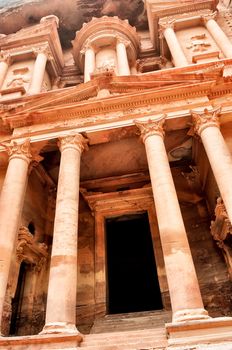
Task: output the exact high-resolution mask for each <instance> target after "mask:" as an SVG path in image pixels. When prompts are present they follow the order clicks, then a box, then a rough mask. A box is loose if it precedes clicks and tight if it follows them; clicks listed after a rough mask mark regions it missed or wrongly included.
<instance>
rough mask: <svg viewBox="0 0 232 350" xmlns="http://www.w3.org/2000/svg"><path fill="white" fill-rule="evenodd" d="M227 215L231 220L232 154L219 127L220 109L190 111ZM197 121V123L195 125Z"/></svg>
mask: <svg viewBox="0 0 232 350" xmlns="http://www.w3.org/2000/svg"><path fill="white" fill-rule="evenodd" d="M192 113H193V118H194V119H195V123H196V124H195V125H196V131H197V132H198V134H199V135H200V137H201V140H202V143H203V145H204V148H205V151H206V154H207V156H208V159H209V162H210V165H211V168H212V171H213V174H214V176H215V179H216V182H217V184H218V188H219V191H220V194H221V197H222V199H223V201H224V204H225V207H226V210H227V214H228V217H229V219H230V222H232V186H231V184H232V156H231V153H230V151H229V149H228V147H227V145H226V142H225V140H224V138H223V136H222V134H221V131H220V129H219V120H218V119H217V118H218V115H219V113H220V110H213V111H208V110H205V111H204V113H205V114H204V113H200V114H198V113H197V112H192ZM197 123H198V125H197Z"/></svg>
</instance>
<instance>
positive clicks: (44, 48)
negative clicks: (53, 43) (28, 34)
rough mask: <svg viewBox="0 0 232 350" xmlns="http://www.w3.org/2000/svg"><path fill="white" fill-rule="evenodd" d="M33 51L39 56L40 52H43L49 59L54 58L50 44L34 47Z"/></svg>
mask: <svg viewBox="0 0 232 350" xmlns="http://www.w3.org/2000/svg"><path fill="white" fill-rule="evenodd" d="M33 52H34V54H35V55H36V56H37V55H38V54H39V53H43V54H44V55H45V56H46V57H47V59H48V60H52V59H53V56H52V53H51V50H50V48H49V46H48V45H44V46H39V47H34V48H33Z"/></svg>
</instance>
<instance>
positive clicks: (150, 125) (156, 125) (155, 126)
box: [134, 115, 166, 142]
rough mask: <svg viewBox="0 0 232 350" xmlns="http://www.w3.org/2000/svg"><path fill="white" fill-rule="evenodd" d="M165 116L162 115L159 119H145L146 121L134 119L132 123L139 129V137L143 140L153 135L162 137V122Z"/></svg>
mask: <svg viewBox="0 0 232 350" xmlns="http://www.w3.org/2000/svg"><path fill="white" fill-rule="evenodd" d="M165 117H166V115H163V116H162V117H161V118H160V119H157V120H151V119H149V120H147V121H145V122H144V121H138V120H135V121H134V123H135V125H136V126H137V128H138V129H139V130H140V134H141V139H142V140H143V142H145V140H146V138H147V137H149V136H153V135H158V136H161V137H162V138H164V124H165Z"/></svg>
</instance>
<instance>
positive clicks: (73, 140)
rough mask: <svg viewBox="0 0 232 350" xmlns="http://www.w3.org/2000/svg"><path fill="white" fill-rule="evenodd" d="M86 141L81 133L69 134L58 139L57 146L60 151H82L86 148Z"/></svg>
mask: <svg viewBox="0 0 232 350" xmlns="http://www.w3.org/2000/svg"><path fill="white" fill-rule="evenodd" d="M87 143H88V140H87V139H85V138H84V137H83V136H82V135H81V134H76V135H69V136H66V137H62V138H60V139H59V148H60V151H61V153H62V152H63V151H65V150H66V149H75V150H76V151H78V152H80V153H82V152H83V151H84V150H86V149H88V146H87Z"/></svg>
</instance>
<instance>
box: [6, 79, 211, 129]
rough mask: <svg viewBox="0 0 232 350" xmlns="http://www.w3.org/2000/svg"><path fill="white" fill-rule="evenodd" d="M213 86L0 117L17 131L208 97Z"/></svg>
mask: <svg viewBox="0 0 232 350" xmlns="http://www.w3.org/2000/svg"><path fill="white" fill-rule="evenodd" d="M212 84H213V82H212V81H210V82H203V83H195V84H182V85H180V86H175V87H169V88H167V87H166V88H163V89H162V88H161V89H150V90H148V91H145V92H142V91H140V92H137V93H131V94H124V95H117V96H113V97H111V98H105V99H99V100H88V101H84V102H79V103H73V104H69V105H57V106H53V107H50V108H45V109H42V110H41V109H40V110H37V111H31V112H26V113H18V114H13V115H7V114H5V116H2V119H3V121H4V124H5V125H9V126H10V127H11V128H19V127H22V126H26V125H27V126H28V125H33V124H43V123H48V122H54V121H59V120H69V119H75V118H80V119H81V118H86V117H89V116H97V115H101V114H105V113H111V112H117V111H118V112H125V113H126V114H130V110H133V109H135V108H139V107H144V106H147V105H154V104H162V103H167V102H171V101H174V100H185V99H188V98H194V97H200V96H207V95H209V94H210V92H211V88H212Z"/></svg>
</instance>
